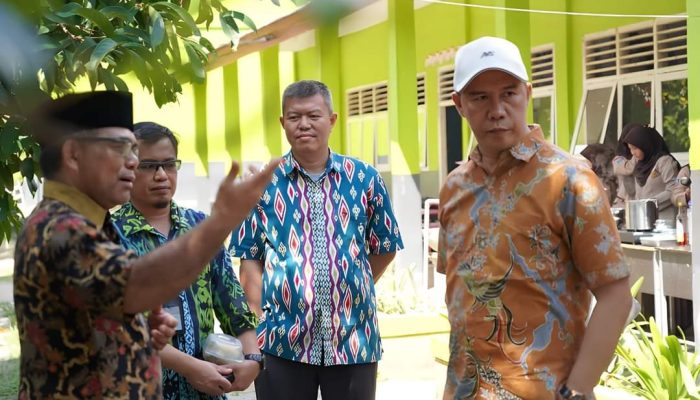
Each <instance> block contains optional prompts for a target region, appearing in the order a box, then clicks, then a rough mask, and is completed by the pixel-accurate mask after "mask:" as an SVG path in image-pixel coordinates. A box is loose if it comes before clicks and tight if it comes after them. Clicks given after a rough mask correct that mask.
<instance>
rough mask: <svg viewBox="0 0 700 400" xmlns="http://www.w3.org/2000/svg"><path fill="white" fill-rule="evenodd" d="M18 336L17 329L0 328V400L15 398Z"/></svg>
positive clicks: (17, 371) (17, 377)
mask: <svg viewBox="0 0 700 400" xmlns="http://www.w3.org/2000/svg"><path fill="white" fill-rule="evenodd" d="M18 385H19V336H18V334H17V327H15V326H12V327H11V328H9V329H8V328H0V399H11V398H17V387H18Z"/></svg>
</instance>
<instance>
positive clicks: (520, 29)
mask: <svg viewBox="0 0 700 400" xmlns="http://www.w3.org/2000/svg"><path fill="white" fill-rule="evenodd" d="M504 6H505V7H509V8H525V9H528V8H530V0H505V1H504ZM498 14H500V15H501V16H502V18H503V21H504V22H503V23H504V33H505V35H504V37H505V38H506V39H508V40H510V41H511V42H513V43H515V44H516V45H517V46H518V48H519V49H520V54H521V55H522V57H523V62H524V63H525V67H526V68H527V70H528V75H531V74H530V71H532V64H531V62H530V49H531V48H532V46H531V45H530V13H526V12H500V13H498ZM530 79H532V77H530ZM527 120H528V121H532V120H533V115H532V101H530V106H529V107H528V109H527Z"/></svg>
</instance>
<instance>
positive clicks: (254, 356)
mask: <svg viewBox="0 0 700 400" xmlns="http://www.w3.org/2000/svg"><path fill="white" fill-rule="evenodd" d="M243 359H244V360H251V361H257V363H258V365H260V370H261V371H262V370H263V369H264V368H265V358H264V357H263V355H262V354H260V353H251V354H245V355H243Z"/></svg>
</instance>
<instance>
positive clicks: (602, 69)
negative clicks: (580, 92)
mask: <svg viewBox="0 0 700 400" xmlns="http://www.w3.org/2000/svg"><path fill="white" fill-rule="evenodd" d="M615 43H616V42H615V34H614V33H610V34H608V35H605V36H598V37H596V38H590V39H587V40H586V41H585V44H584V55H585V62H586V78H587V79H591V78H600V77H602V76H613V75H615V74H616V73H617V61H616V60H617V59H616V57H617V54H616V53H617V47H616V44H615Z"/></svg>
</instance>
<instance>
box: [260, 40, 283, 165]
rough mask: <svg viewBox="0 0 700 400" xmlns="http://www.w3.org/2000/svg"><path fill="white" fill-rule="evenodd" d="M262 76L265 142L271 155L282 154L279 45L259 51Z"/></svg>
mask: <svg viewBox="0 0 700 400" xmlns="http://www.w3.org/2000/svg"><path fill="white" fill-rule="evenodd" d="M260 70H261V71H260V72H261V74H260V75H261V76H262V88H261V89H262V105H263V107H262V110H261V111H262V119H263V130H264V133H265V144H267V148H268V150H269V151H270V154H271V155H272V156H273V157H277V156H280V155H282V140H283V139H282V127H281V126H280V122H279V117H280V115H282V110H281V108H282V106H281V105H280V102H281V101H282V100H281V98H280V68H279V46H277V45H275V46H271V47H268V48H266V49H265V50H263V51H261V52H260Z"/></svg>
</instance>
